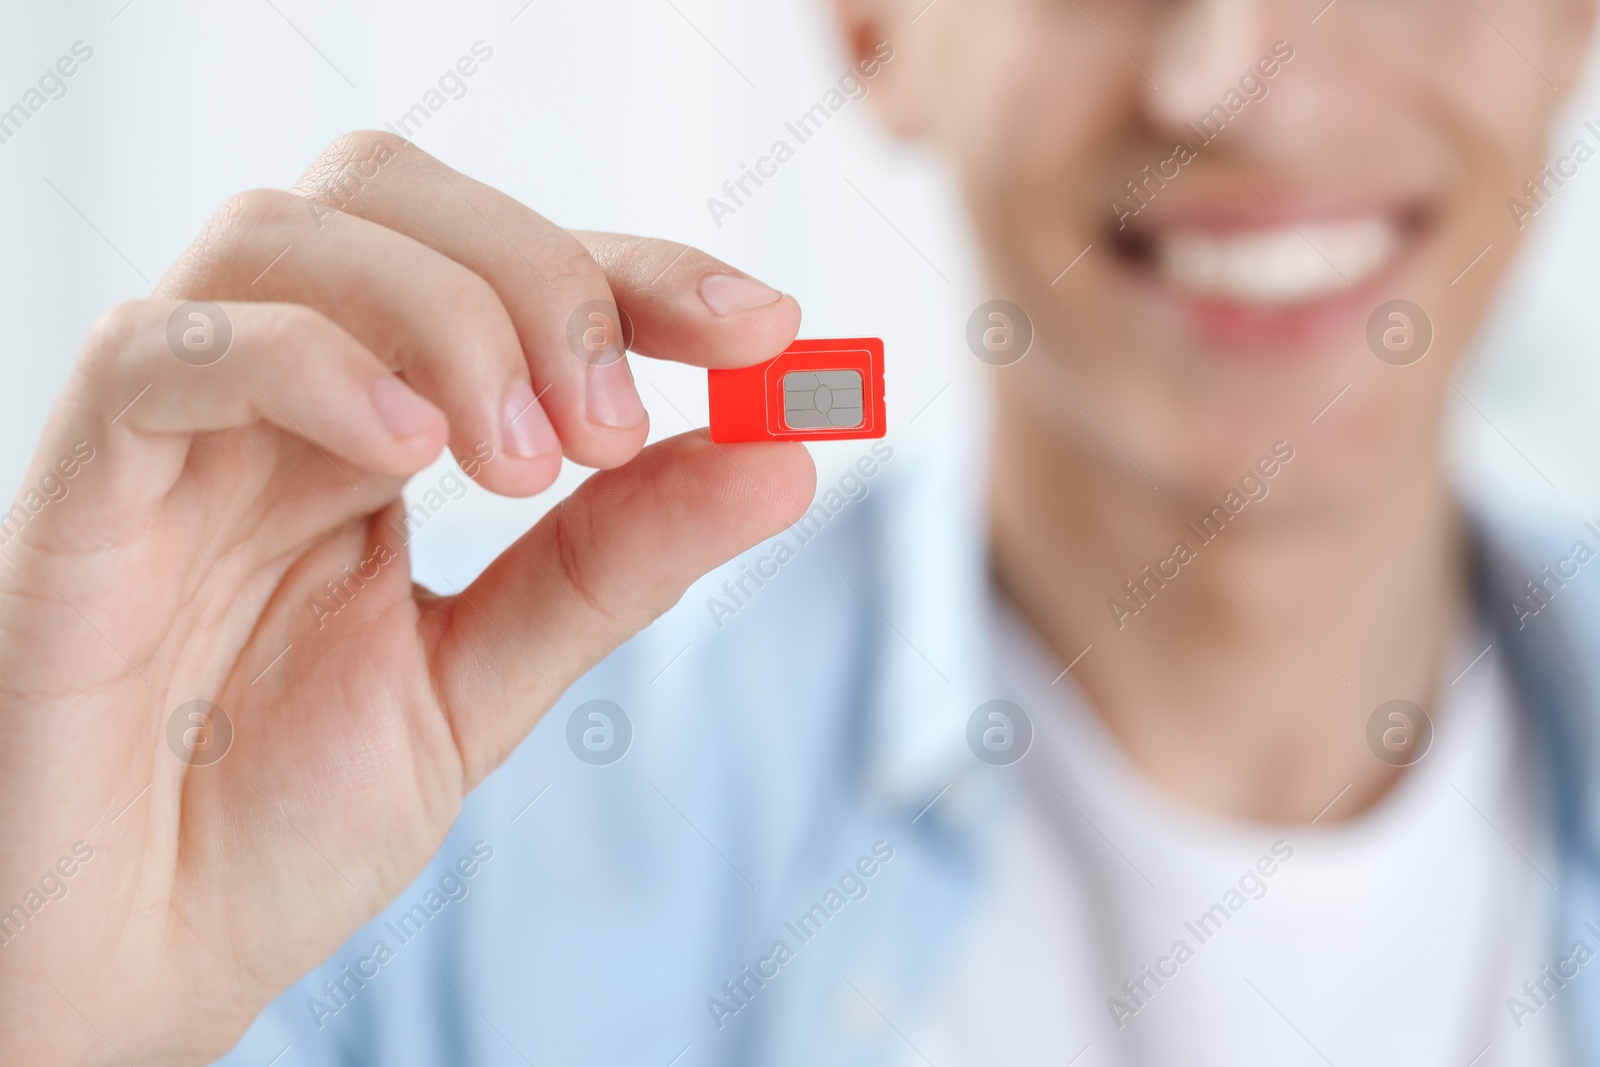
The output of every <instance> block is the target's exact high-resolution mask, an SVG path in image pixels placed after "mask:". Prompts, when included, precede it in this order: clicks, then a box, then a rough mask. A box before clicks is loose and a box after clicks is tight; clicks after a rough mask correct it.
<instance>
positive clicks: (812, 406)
mask: <svg viewBox="0 0 1600 1067" xmlns="http://www.w3.org/2000/svg"><path fill="white" fill-rule="evenodd" d="M863 418H864V416H863V413H862V410H861V372H860V371H855V370H819V371H790V372H789V373H788V374H785V375H784V376H783V421H784V422H785V423H786V424H787V425H788V427H789V429H791V430H844V429H849V428H850V427H852V426H860V425H861V423H862V420H863Z"/></svg>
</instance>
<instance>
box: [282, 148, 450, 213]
mask: <svg viewBox="0 0 1600 1067" xmlns="http://www.w3.org/2000/svg"><path fill="white" fill-rule="evenodd" d="M431 159H432V157H431V156H429V155H428V154H427V153H426V152H423V151H422V150H421V149H419V148H417V147H416V146H415V145H413V144H412V143H411V142H410V141H407V140H406V139H405V138H403V137H399V136H397V135H395V134H393V133H390V132H388V131H387V130H355V131H353V132H351V133H347V134H345V135H344V136H342V137H340V138H338V139H337V140H335V141H334V142H333V143H332V144H330V145H328V147H327V148H324V149H323V150H322V152H321V153H319V154H318V156H317V158H316V159H315V160H314V161H313V162H312V164H311V166H310V167H308V168H306V172H305V173H304V174H302V175H301V176H300V180H299V181H297V182H296V183H295V186H294V192H295V193H296V194H298V195H300V196H303V197H306V198H308V199H311V200H317V201H320V202H322V203H324V204H329V205H331V206H333V207H335V208H339V209H341V210H342V209H343V208H344V206H345V205H347V204H349V203H351V202H352V201H354V200H355V199H357V198H358V197H359V196H360V195H361V194H362V192H364V191H365V190H366V189H367V188H368V186H369V185H371V184H372V183H373V182H375V181H377V180H378V179H379V177H380V175H381V174H383V173H384V172H385V171H387V170H389V169H391V168H394V165H395V164H399V167H414V166H420V165H423V164H424V163H425V162H426V161H430V160H431ZM395 169H398V168H395Z"/></svg>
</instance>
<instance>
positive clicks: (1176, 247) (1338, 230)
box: [1155, 218, 1400, 304]
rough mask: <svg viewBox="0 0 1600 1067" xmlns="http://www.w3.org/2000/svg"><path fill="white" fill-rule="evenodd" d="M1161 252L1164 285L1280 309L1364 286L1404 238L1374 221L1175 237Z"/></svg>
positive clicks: (1159, 246) (1167, 238) (1162, 239)
mask: <svg viewBox="0 0 1600 1067" xmlns="http://www.w3.org/2000/svg"><path fill="white" fill-rule="evenodd" d="M1155 246H1156V263H1157V269H1158V271H1159V272H1160V275H1161V277H1162V279H1163V280H1165V281H1166V282H1167V283H1169V284H1171V285H1173V286H1175V287H1177V288H1179V289H1185V290H1188V291H1190V292H1194V293H1199V294H1204V295H1207V296H1222V297H1229V298H1232V299H1235V300H1243V301H1251V302H1255V303H1264V304H1278V303H1290V302H1293V301H1300V300H1305V299H1307V298H1311V297H1318V296H1322V295H1324V294H1327V293H1332V292H1337V291H1339V290H1341V289H1347V288H1349V287H1350V286H1352V285H1356V284H1359V283H1360V282H1361V281H1363V280H1364V279H1366V278H1368V277H1370V276H1371V275H1372V274H1373V273H1375V272H1376V271H1377V270H1378V269H1379V268H1381V267H1382V266H1384V264H1386V263H1388V262H1389V260H1390V259H1391V258H1393V256H1394V255H1395V253H1396V252H1397V251H1398V250H1399V247H1400V232H1399V230H1398V228H1397V227H1396V226H1395V225H1394V223H1392V222H1390V221H1389V220H1387V219H1383V218H1367V219H1358V220H1352V221H1348V222H1322V223H1305V224H1302V225H1301V226H1299V227H1298V228H1295V227H1290V226H1284V227H1281V228H1279V229H1273V230H1255V231H1251V232H1249V233H1241V234H1236V235H1229V236H1222V235H1219V234H1216V233H1207V232H1203V231H1200V230H1170V231H1168V232H1166V233H1164V234H1160V235H1158V236H1157V237H1156V239H1155Z"/></svg>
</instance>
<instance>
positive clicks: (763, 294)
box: [700, 274, 783, 315]
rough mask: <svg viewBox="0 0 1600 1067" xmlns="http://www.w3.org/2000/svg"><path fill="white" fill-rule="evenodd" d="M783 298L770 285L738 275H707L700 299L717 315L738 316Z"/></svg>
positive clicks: (701, 287) (703, 279) (702, 285)
mask: <svg viewBox="0 0 1600 1067" xmlns="http://www.w3.org/2000/svg"><path fill="white" fill-rule="evenodd" d="M782 296H783V294H782V293H780V292H778V290H776V289H774V288H772V287H771V286H769V285H763V284H761V283H760V282H758V281H756V280H755V279H754V278H741V277H739V276H738V275H737V274H707V275H706V276H705V277H704V278H701V279H700V299H701V300H704V301H705V302H706V307H708V308H710V309H711V311H712V313H713V314H716V315H737V314H738V313H739V312H741V311H749V310H750V309H751V308H758V307H765V306H766V305H768V304H771V303H774V302H775V301H777V300H778V299H779V298H781V297H782Z"/></svg>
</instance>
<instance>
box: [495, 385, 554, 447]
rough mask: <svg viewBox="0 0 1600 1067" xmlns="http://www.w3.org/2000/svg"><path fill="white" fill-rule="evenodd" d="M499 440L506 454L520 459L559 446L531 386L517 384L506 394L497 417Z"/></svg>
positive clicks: (552, 428)
mask: <svg viewBox="0 0 1600 1067" xmlns="http://www.w3.org/2000/svg"><path fill="white" fill-rule="evenodd" d="M500 419H501V424H502V427H501V439H502V440H503V441H504V443H505V448H506V451H507V452H510V453H511V454H512V455H513V456H517V457H520V458H521V459H532V458H533V457H534V456H544V455H548V454H549V453H551V452H554V451H556V450H557V449H559V448H560V447H561V441H560V439H559V438H557V437H556V431H555V427H553V426H551V425H550V417H549V416H548V415H546V414H545V413H544V408H542V407H540V406H539V401H538V400H537V399H536V398H535V397H534V395H533V387H532V386H530V385H529V384H528V383H527V382H518V383H517V384H516V385H513V386H512V387H511V392H509V393H507V394H506V406H505V408H504V410H503V411H502V412H501V415H500Z"/></svg>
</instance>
